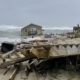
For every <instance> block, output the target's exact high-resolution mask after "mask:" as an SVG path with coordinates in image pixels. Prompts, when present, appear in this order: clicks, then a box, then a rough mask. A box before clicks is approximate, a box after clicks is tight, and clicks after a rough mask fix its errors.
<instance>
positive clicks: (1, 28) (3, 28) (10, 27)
mask: <svg viewBox="0 0 80 80" xmlns="http://www.w3.org/2000/svg"><path fill="white" fill-rule="evenodd" d="M23 27H24V26H14V25H0V31H13V30H15V31H20V30H21V28H23ZM42 28H43V29H44V30H72V27H45V26H43V27H42Z"/></svg>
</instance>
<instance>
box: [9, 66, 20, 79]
mask: <svg viewBox="0 0 80 80" xmlns="http://www.w3.org/2000/svg"><path fill="white" fill-rule="evenodd" d="M19 68H20V64H19V65H18V66H17V67H16V69H15V70H14V72H13V73H12V75H11V76H10V78H9V80H14V78H15V76H16V75H17V72H18V70H19Z"/></svg>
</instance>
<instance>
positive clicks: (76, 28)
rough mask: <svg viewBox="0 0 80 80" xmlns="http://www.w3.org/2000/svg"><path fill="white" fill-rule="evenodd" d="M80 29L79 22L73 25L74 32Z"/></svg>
mask: <svg viewBox="0 0 80 80" xmlns="http://www.w3.org/2000/svg"><path fill="white" fill-rule="evenodd" d="M79 29H80V26H79V24H77V26H74V27H73V32H76V31H77V30H79Z"/></svg>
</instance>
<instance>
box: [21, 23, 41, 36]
mask: <svg viewBox="0 0 80 80" xmlns="http://www.w3.org/2000/svg"><path fill="white" fill-rule="evenodd" d="M21 35H22V36H30V35H42V27H41V26H39V25H36V24H33V23H31V24H29V25H27V26H25V27H24V28H22V29H21Z"/></svg>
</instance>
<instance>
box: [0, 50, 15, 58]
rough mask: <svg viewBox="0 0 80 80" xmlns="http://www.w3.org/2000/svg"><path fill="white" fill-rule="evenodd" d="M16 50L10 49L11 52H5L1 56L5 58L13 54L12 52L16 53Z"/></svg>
mask: <svg viewBox="0 0 80 80" xmlns="http://www.w3.org/2000/svg"><path fill="white" fill-rule="evenodd" d="M14 52H15V50H12V51H9V52H7V53H5V54H3V55H2V56H1V58H2V59H4V58H5V57H7V56H9V55H11V54H12V53H14Z"/></svg>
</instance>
